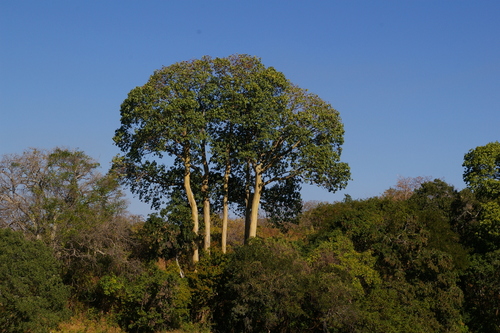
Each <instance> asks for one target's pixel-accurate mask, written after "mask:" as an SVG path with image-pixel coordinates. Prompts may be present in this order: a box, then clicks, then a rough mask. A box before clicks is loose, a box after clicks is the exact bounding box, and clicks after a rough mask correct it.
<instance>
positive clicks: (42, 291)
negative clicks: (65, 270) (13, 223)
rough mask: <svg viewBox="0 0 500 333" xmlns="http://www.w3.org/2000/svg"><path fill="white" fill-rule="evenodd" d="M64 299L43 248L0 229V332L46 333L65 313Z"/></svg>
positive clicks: (56, 273)
mask: <svg viewBox="0 0 500 333" xmlns="http://www.w3.org/2000/svg"><path fill="white" fill-rule="evenodd" d="M68 296H69V290H68V288H67V287H66V286H64V285H63V283H62V280H61V277H60V270H59V267H58V263H57V261H56V260H55V259H54V257H53V256H52V252H51V250H50V249H49V248H48V247H47V246H45V245H44V244H43V243H42V242H39V241H28V240H26V239H25V238H24V236H23V235H22V234H21V233H20V232H15V231H12V230H10V229H0V331H1V332H47V331H48V330H49V329H50V328H52V327H54V326H56V325H57V323H58V322H60V321H61V320H63V319H64V318H66V316H67V315H68V314H69V312H68V310H67V309H66V302H67V298H68Z"/></svg>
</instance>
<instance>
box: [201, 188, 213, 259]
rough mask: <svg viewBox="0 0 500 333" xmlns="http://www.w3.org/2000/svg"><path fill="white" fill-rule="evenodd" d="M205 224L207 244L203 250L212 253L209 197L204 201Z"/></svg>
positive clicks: (205, 243)
mask: <svg viewBox="0 0 500 333" xmlns="http://www.w3.org/2000/svg"><path fill="white" fill-rule="evenodd" d="M203 222H204V223H205V242H204V243H203V249H204V250H205V251H207V252H210V224H211V221H210V200H209V198H208V196H207V197H205V199H203Z"/></svg>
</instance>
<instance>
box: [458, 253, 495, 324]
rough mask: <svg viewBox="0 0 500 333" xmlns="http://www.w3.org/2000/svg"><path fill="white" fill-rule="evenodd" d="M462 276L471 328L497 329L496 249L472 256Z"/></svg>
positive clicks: (468, 321) (468, 322)
mask: <svg viewBox="0 0 500 333" xmlns="http://www.w3.org/2000/svg"><path fill="white" fill-rule="evenodd" d="M463 279H464V283H463V286H464V292H465V309H466V311H467V313H468V314H469V317H468V318H467V319H468V320H467V324H468V325H469V327H470V329H471V331H472V332H484V333H486V332H500V316H499V312H498V311H499V309H500V298H499V297H498V295H500V250H496V251H493V252H489V253H487V254H485V255H482V254H475V255H473V256H472V258H471V265H470V267H469V269H468V270H467V272H466V273H465V274H464V278H463Z"/></svg>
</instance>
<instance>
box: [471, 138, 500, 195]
mask: <svg viewBox="0 0 500 333" xmlns="http://www.w3.org/2000/svg"><path fill="white" fill-rule="evenodd" d="M463 166H464V168H465V171H464V181H465V183H467V185H468V186H469V187H470V188H471V189H472V190H473V191H475V192H477V195H478V196H480V197H484V198H494V199H496V198H498V197H499V195H500V142H498V141H497V142H490V143H488V144H487V145H485V146H479V147H476V148H475V149H471V150H470V151H469V152H468V153H467V154H465V156H464V163H463Z"/></svg>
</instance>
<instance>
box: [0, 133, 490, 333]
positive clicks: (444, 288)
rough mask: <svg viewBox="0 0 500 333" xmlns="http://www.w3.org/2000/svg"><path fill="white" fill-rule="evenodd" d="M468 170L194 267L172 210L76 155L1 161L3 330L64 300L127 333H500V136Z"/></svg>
mask: <svg viewBox="0 0 500 333" xmlns="http://www.w3.org/2000/svg"><path fill="white" fill-rule="evenodd" d="M463 166H464V170H465V171H464V180H465V181H466V183H467V188H465V189H463V190H460V191H457V190H456V189H455V188H454V187H453V186H451V185H449V184H447V183H445V182H444V181H442V180H439V179H434V180H431V179H430V178H428V177H416V178H400V179H398V182H397V184H396V186H394V187H392V188H390V189H388V190H386V191H385V192H384V193H383V194H382V195H381V196H379V197H372V198H367V199H358V200H354V199H352V198H350V197H349V196H346V198H345V199H344V200H343V201H342V202H335V203H316V204H315V205H312V206H311V205H310V204H309V207H308V209H307V210H306V211H304V212H303V213H302V214H301V215H300V216H299V218H298V220H297V224H291V225H289V226H288V228H287V229H284V228H280V226H279V225H275V224H273V223H272V222H271V220H270V219H269V220H268V222H267V223H266V224H262V225H261V227H260V235H261V236H263V237H257V238H255V239H253V240H252V241H250V242H248V243H247V244H246V245H244V244H243V243H240V244H239V245H238V242H235V240H234V239H233V240H232V244H233V246H232V247H231V250H230V251H228V253H226V254H224V253H222V252H221V251H219V250H217V251H216V250H215V248H214V250H213V251H212V252H211V253H210V254H209V255H206V256H203V257H202V258H200V261H199V262H198V263H197V264H196V265H195V266H191V264H190V262H191V259H192V258H191V255H190V251H184V250H182V247H183V246H184V245H183V244H185V243H186V241H185V237H186V235H185V234H183V233H182V228H180V227H179V225H178V224H177V223H176V221H175V220H173V221H172V220H169V219H164V218H161V217H160V216H159V215H155V214H152V215H151V216H150V217H149V218H148V219H147V220H146V221H142V220H138V219H137V217H135V216H131V215H129V214H128V213H127V212H126V209H125V208H126V206H125V205H124V202H123V197H122V195H121V191H120V188H119V184H118V182H117V180H116V178H115V177H116V175H115V174H114V173H113V172H110V173H108V174H105V175H101V174H99V173H97V171H96V170H97V169H96V168H97V167H98V164H97V163H95V161H94V160H92V159H91V158H90V157H88V156H87V155H85V154H84V153H83V152H81V151H77V150H75V151H72V150H66V149H61V148H55V149H53V150H50V151H43V150H36V149H31V150H28V151H26V152H24V153H23V154H22V155H16V154H13V155H6V156H3V158H2V159H1V160H0V259H1V260H0V314H1V315H0V324H1V325H2V330H3V331H5V332H18V331H32V332H47V331H48V329H49V328H51V327H52V328H54V327H55V325H56V324H57V323H58V322H60V321H61V320H67V318H68V315H69V314H70V311H68V304H69V303H68V300H69V301H70V304H73V305H72V307H71V308H70V309H71V310H73V311H78V310H77V309H82V308H85V309H88V310H86V311H95V312H96V313H99V315H100V316H105V317H106V318H108V320H109V321H110V322H111V323H116V325H119V326H120V328H121V330H123V331H126V332H133V331H142V332H159V331H162V330H168V329H182V330H183V331H185V332H189V331H190V330H191V331H193V330H194V331H198V332H262V331H272V332H325V331H328V332H391V331H393V332H401V331H405V332H422V331H426V332H500V316H499V314H498V311H497V309H498V308H499V307H500V301H499V299H498V293H499V292H500V289H499V285H500V275H499V273H498V272H500V232H499V230H500V209H499V208H498V207H500V198H499V195H498V191H499V188H500V187H499V182H500V177H499V172H498V171H499V169H500V143H499V142H493V143H489V144H487V145H485V146H480V147H477V148H475V149H471V150H470V151H469V152H468V153H467V154H466V155H465V157H464V164H463ZM243 224H244V221H241V222H237V221H233V222H232V226H233V227H234V228H238V227H239V228H240V229H239V230H241V231H243ZM214 231H215V232H216V233H217V237H215V240H216V241H217V242H220V240H221V238H220V236H221V228H220V224H219V225H218V226H217V228H215V229H214ZM40 267H43V268H44V269H43V270H40V269H39V268H40ZM91 309H92V310H91ZM80 311H81V310H80ZM108 329H110V327H108ZM114 329H116V328H114ZM57 332H66V331H64V330H60V331H57Z"/></svg>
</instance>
